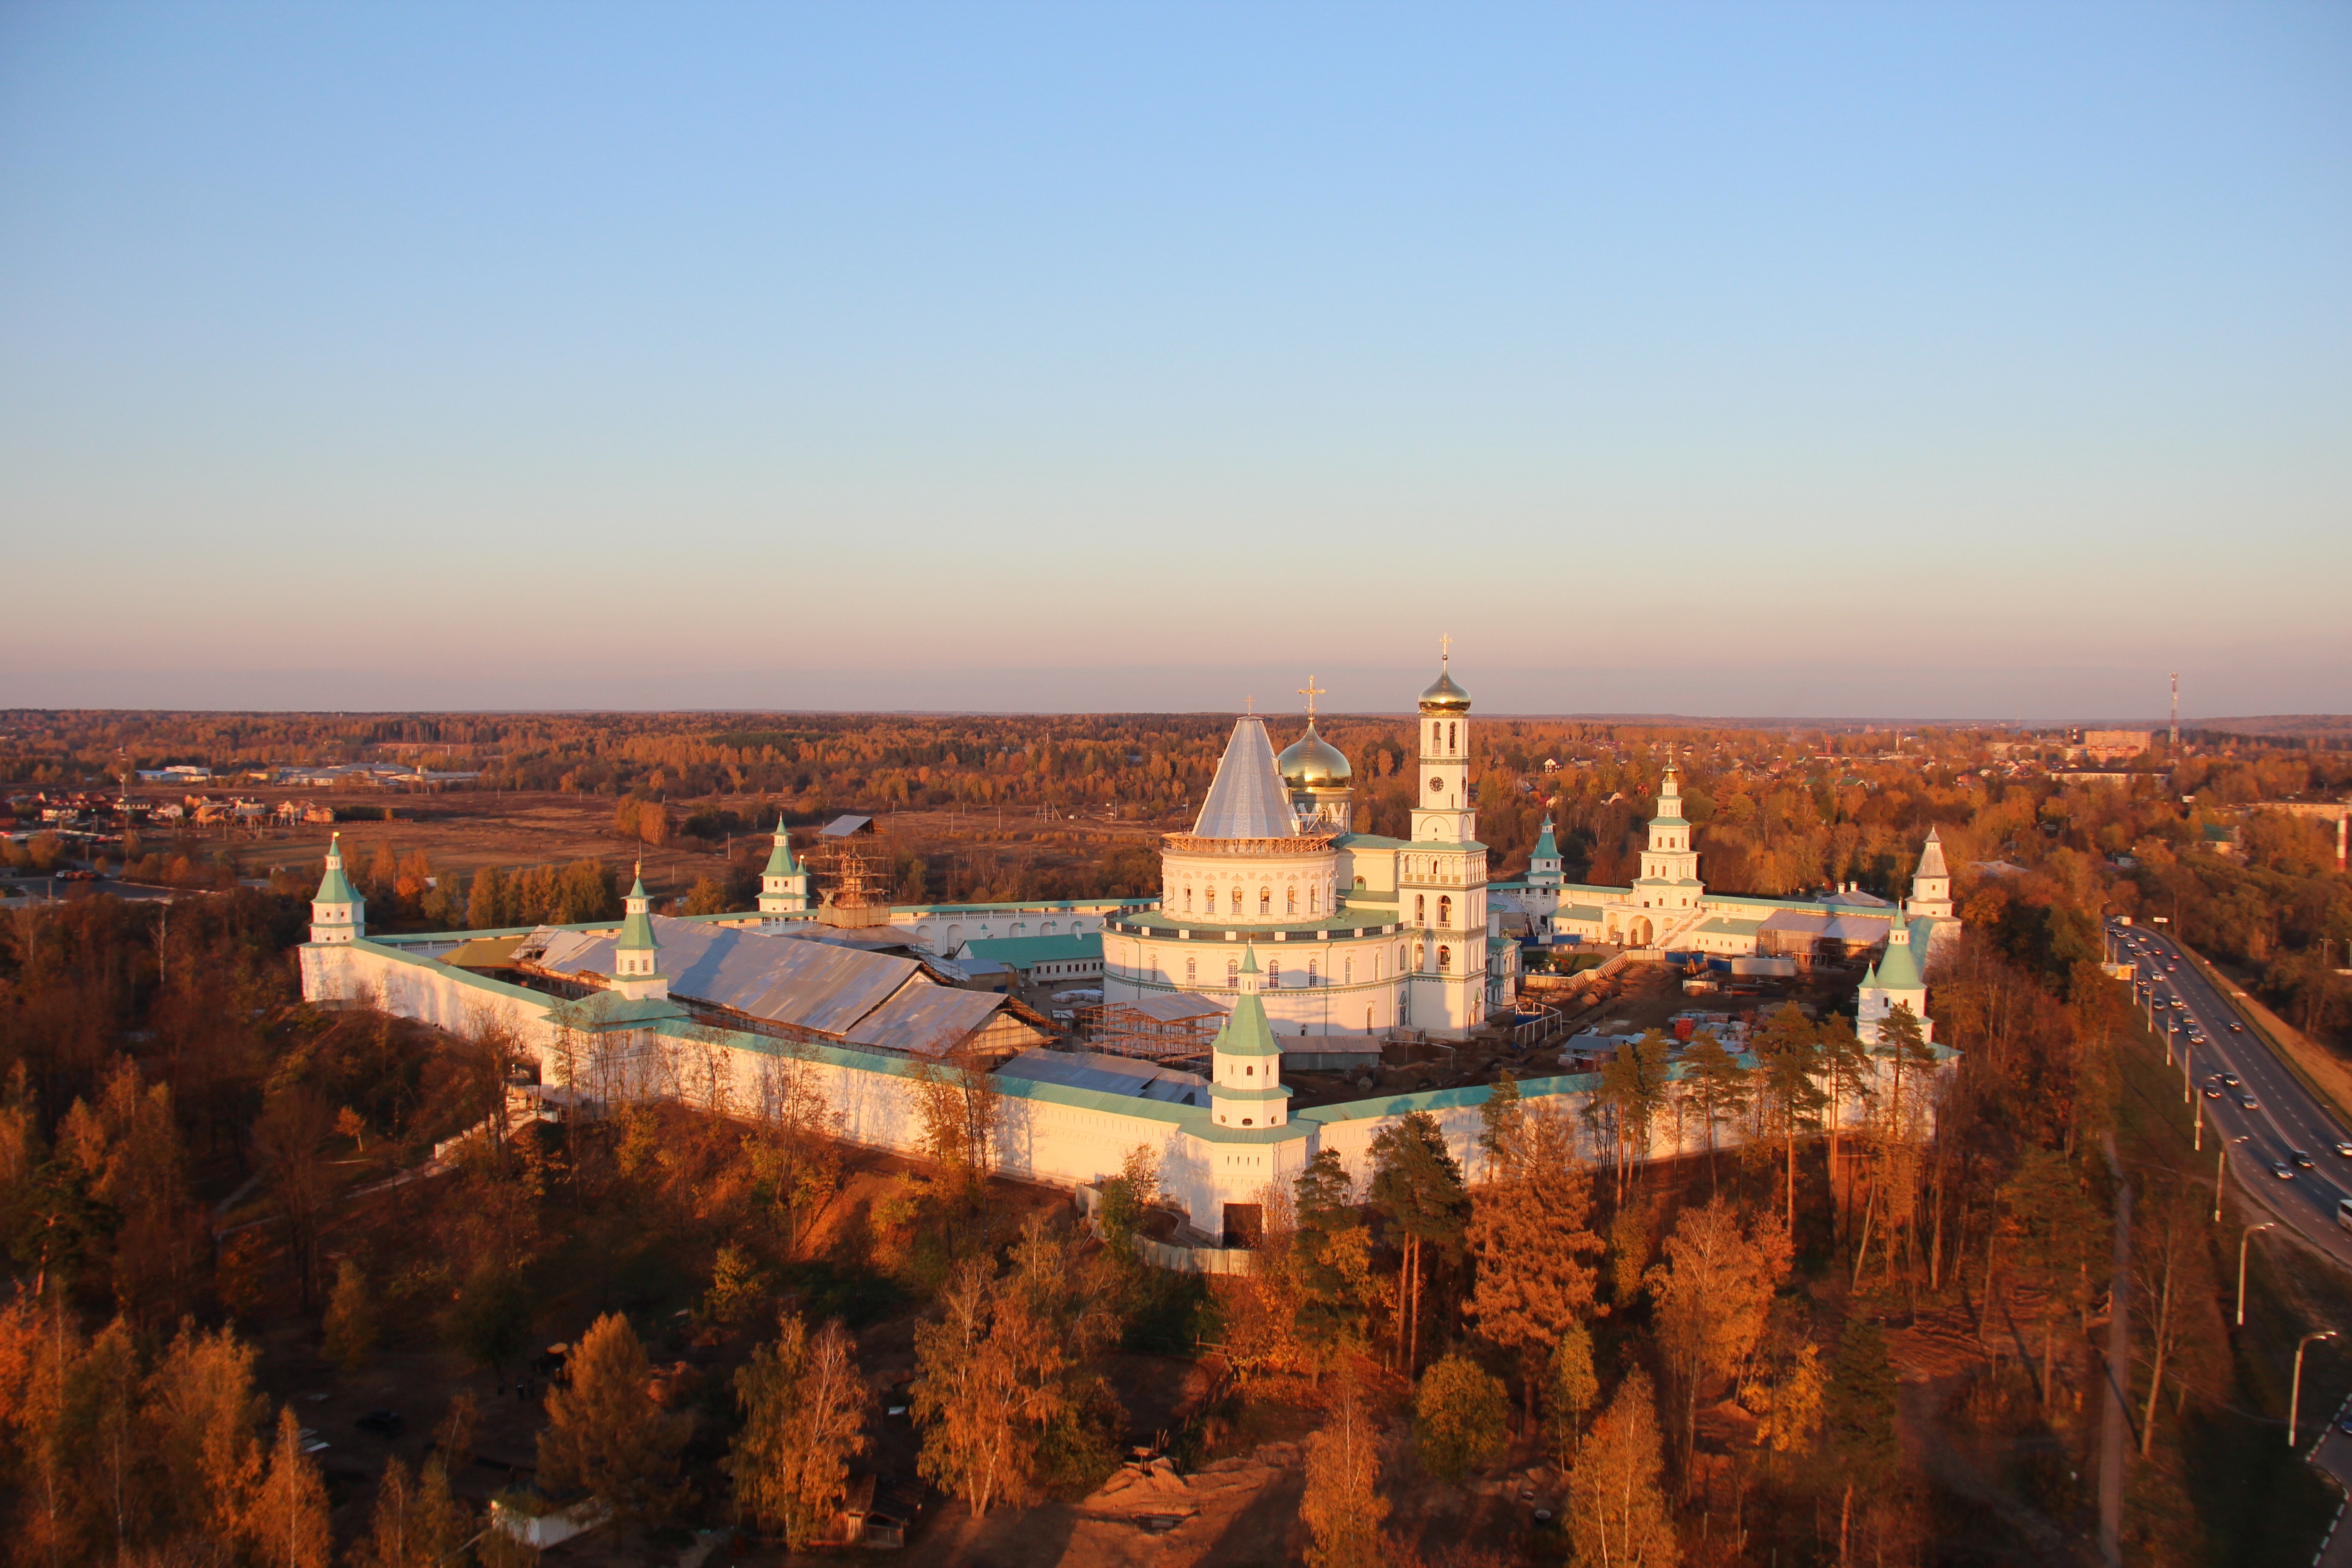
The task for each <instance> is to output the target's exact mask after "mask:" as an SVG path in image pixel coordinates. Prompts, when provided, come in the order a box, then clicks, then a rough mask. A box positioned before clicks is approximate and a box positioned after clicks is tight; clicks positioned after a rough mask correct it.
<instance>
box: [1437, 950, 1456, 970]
mask: <svg viewBox="0 0 2352 1568" xmlns="http://www.w3.org/2000/svg"><path fill="white" fill-rule="evenodd" d="M1437 967H1438V968H1440V969H1451V968H1453V967H1454V950H1453V949H1452V948H1450V947H1441V948H1439V949H1438V950H1437Z"/></svg>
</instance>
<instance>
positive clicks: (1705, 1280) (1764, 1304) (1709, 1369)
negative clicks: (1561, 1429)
mask: <svg viewBox="0 0 2352 1568" xmlns="http://www.w3.org/2000/svg"><path fill="white" fill-rule="evenodd" d="M1790 1252H1791V1249H1790V1241H1789V1237H1788V1234H1787V1233H1786V1232H1785V1231H1781V1230H1780V1229H1779V1228H1778V1227H1777V1226H1757V1227H1756V1228H1755V1229H1754V1230H1753V1231H1752V1232H1743V1230H1742V1229H1741V1227H1740V1224H1739V1218H1738V1213H1737V1211H1736V1210H1734V1209H1733V1208H1732V1207H1731V1205H1728V1204H1727V1203H1725V1202H1724V1200H1722V1199H1721V1198H1717V1199H1715V1200H1714V1201H1712V1202H1710V1203H1708V1204H1707V1205H1705V1206H1704V1207H1701V1208H1691V1209H1685V1210H1684V1211H1683V1214H1682V1217H1681V1218H1680V1219H1679V1220H1677V1221H1676V1222H1675V1229H1674V1234H1673V1235H1671V1236H1669V1237H1666V1244H1665V1255H1666V1258H1665V1261H1664V1263H1661V1264H1659V1265H1657V1266H1656V1267H1654V1268H1652V1269H1651V1270H1650V1272H1649V1286H1650V1289H1651V1290H1652V1292H1653V1293H1654V1295H1655V1296H1656V1297H1657V1302H1658V1318H1657V1337H1658V1350H1659V1352H1660V1354H1661V1356H1662V1358H1663V1359H1664V1363H1665V1368H1666V1373H1667V1375H1668V1377H1669V1378H1670V1379H1671V1381H1672V1384H1673V1385H1674V1391H1675V1394H1677V1395H1679V1401H1678V1402H1679V1403H1680V1405H1681V1406H1682V1412H1681V1414H1682V1420H1681V1421H1680V1422H1678V1423H1677V1426H1678V1427H1679V1431H1678V1432H1677V1434H1676V1436H1678V1437H1679V1438H1680V1440H1681V1443H1682V1447H1683V1451H1684V1452H1685V1454H1687V1453H1688V1452H1689V1451H1690V1449H1691V1447H1692V1445H1693V1443H1694V1442H1695V1441H1696V1435H1697V1424H1698V1402H1699V1397H1700V1395H1701V1394H1704V1393H1706V1392H1709V1391H1711V1390H1713V1389H1715V1388H1717V1387H1720V1386H1721V1385H1722V1384H1724V1383H1726V1382H1727V1381H1728V1380H1729V1379H1730V1378H1731V1377H1732V1376H1734V1375H1735V1374H1736V1373H1738V1371H1739V1369H1740V1366H1741V1365H1742V1363H1745V1362H1746V1360H1747V1359H1748V1353H1749V1352H1751V1351H1753V1350H1754V1349H1755V1348H1756V1344H1757V1342H1758V1341H1759V1340H1760V1339H1761V1338H1762V1337H1763V1334H1764V1328H1765V1322H1766V1319H1767V1316H1768V1315H1769V1312H1770V1310H1771V1307H1772V1297H1773V1294H1774V1292H1775V1291H1777V1290H1778V1289H1780V1281H1781V1280H1782V1279H1786V1278H1787V1277H1788V1273H1789V1264H1790Z"/></svg>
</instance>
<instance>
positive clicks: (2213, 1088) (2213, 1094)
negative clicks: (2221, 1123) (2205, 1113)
mask: <svg viewBox="0 0 2352 1568" xmlns="http://www.w3.org/2000/svg"><path fill="white" fill-rule="evenodd" d="M2205 1098H2206V1099H2208V1100H2219V1099H2221V1085H2220V1084H2218V1083H2209V1084H2207V1085H2206V1086H2205Z"/></svg>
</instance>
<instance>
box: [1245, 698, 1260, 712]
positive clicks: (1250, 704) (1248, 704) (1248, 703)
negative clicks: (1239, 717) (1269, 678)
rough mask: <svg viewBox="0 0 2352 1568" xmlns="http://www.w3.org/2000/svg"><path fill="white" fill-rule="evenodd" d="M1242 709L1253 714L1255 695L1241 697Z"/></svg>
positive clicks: (1255, 701) (1255, 704)
mask: <svg viewBox="0 0 2352 1568" xmlns="http://www.w3.org/2000/svg"><path fill="white" fill-rule="evenodd" d="M1242 711H1243V712H1244V713H1249V714H1253V715H1255V713H1256V712H1257V699H1256V698H1255V697H1244V698H1243V699H1242Z"/></svg>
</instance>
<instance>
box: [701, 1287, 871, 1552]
mask: <svg viewBox="0 0 2352 1568" xmlns="http://www.w3.org/2000/svg"><path fill="white" fill-rule="evenodd" d="M735 1395H736V1399H737V1401H738V1402H739V1403H740V1405H741V1406H742V1411H743V1426H742V1430H741V1431H740V1432H739V1433H738V1434H737V1436H736V1438H735V1444H734V1447H733V1449H732V1454H733V1458H734V1464H733V1471H734V1478H735V1502H736V1506H737V1507H738V1508H739V1509H740V1510H742V1512H743V1513H744V1515H745V1516H746V1517H748V1518H751V1519H755V1520H758V1521H760V1522H761V1524H763V1525H766V1526H768V1527H769V1528H771V1529H775V1530H780V1531H782V1533H783V1537H784V1542H785V1545H786V1547H787V1549H788V1550H791V1551H795V1552H797V1551H800V1550H802V1549H803V1548H804V1547H806V1546H809V1545H810V1544H812V1543H814V1542H816V1541H817V1540H818V1539H819V1538H820V1536H821V1535H822V1534H823V1532H824V1528H825V1526H826V1525H827V1524H828V1523H829V1522H830V1521H831V1520H832V1518H833V1512H834V1509H835V1506H836V1505H837V1504H838V1503H839V1502H840V1501H841V1499H842V1497H843V1495H844V1493H845V1491H846V1490H847V1489H848V1480H849V1461H850V1459H851V1458H854V1457H856V1455H858V1454H860V1453H863V1452H864V1451H865V1449H866V1438H865V1437H864V1436H863V1435H862V1434H861V1432H860V1429H859V1428H860V1420H861V1416H862V1414H863V1411H864V1408H865V1405H866V1403H867V1401H866V1389H865V1385H864V1384H862V1383H861V1382H860V1380H859V1378H858V1375H857V1367H856V1361H855V1359H854V1349H853V1347H852V1345H851V1343H850V1341H849V1336H848V1335H847V1334H845V1333H844V1332H843V1331H842V1328H841V1325H840V1324H838V1323H827V1324H826V1325H825V1326H824V1328H823V1329H820V1330H819V1331H817V1333H816V1335H815V1337H814V1339H812V1338H811V1337H810V1335H809V1332H808V1328H807V1325H806V1324H804V1323H803V1321H801V1319H800V1317H799V1315H798V1314H797V1313H786V1314H785V1315H784V1317H783V1319H782V1321H781V1322H780V1323H779V1324H778V1333H777V1337H776V1339H775V1341H774V1342H773V1343H771V1344H765V1345H761V1346H760V1347H759V1348H758V1349H757V1350H755V1351H753V1352H752V1353H751V1363H750V1364H749V1365H747V1366H745V1367H744V1368H743V1370H742V1371H740V1372H739V1373H736V1374H735Z"/></svg>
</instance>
